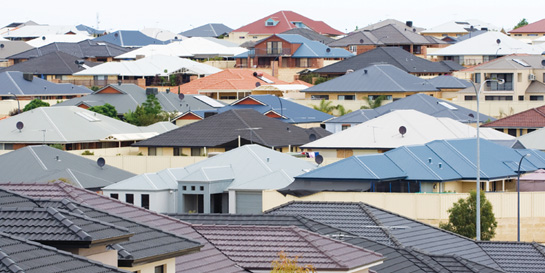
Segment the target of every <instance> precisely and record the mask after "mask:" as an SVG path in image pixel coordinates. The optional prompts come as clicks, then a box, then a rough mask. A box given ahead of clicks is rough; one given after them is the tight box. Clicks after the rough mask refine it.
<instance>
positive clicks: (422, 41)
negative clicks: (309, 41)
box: [328, 24, 445, 47]
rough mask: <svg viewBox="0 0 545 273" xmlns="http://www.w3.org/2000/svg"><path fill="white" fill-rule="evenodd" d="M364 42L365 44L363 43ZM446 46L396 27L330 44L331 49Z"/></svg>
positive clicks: (388, 26)
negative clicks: (370, 46)
mask: <svg viewBox="0 0 545 273" xmlns="http://www.w3.org/2000/svg"><path fill="white" fill-rule="evenodd" d="M361 40H363V42H362V41H361ZM432 44H445V42H443V41H441V40H439V39H434V38H431V39H430V38H426V37H425V36H422V35H420V34H418V33H416V32H415V31H414V29H413V28H410V27H407V26H405V27H400V26H396V25H392V24H389V25H385V26H382V27H379V28H376V29H373V30H363V31H357V32H352V33H350V34H348V35H347V36H346V37H344V38H341V39H338V40H336V41H334V42H331V43H329V44H328V45H329V46H331V47H346V46H350V45H393V46H399V45H432Z"/></svg>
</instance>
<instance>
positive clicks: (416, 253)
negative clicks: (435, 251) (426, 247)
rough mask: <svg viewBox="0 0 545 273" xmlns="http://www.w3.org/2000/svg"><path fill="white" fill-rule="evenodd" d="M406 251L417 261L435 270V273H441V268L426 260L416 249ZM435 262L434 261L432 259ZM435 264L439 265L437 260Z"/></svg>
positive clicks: (409, 248) (406, 248)
mask: <svg viewBox="0 0 545 273" xmlns="http://www.w3.org/2000/svg"><path fill="white" fill-rule="evenodd" d="M405 250H406V251H407V252H408V253H410V254H411V255H412V256H413V257H415V258H416V259H417V260H419V261H420V262H421V263H423V264H425V265H427V266H429V267H430V268H431V269H433V270H435V272H441V268H439V267H438V266H437V265H436V264H432V263H431V262H429V261H428V260H426V259H424V256H423V253H419V252H418V251H416V249H414V248H413V247H405ZM430 258H431V257H430ZM432 260H433V259H432ZM433 261H434V262H435V263H437V262H436V261H435V260H433Z"/></svg>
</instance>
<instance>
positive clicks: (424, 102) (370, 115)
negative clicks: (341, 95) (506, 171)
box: [324, 94, 496, 133]
mask: <svg viewBox="0 0 545 273" xmlns="http://www.w3.org/2000/svg"><path fill="white" fill-rule="evenodd" d="M403 109H405V110H407V109H414V110H417V111H419V112H421V113H424V114H427V115H430V116H433V117H436V118H451V119H453V120H455V121H458V122H461V123H466V124H471V125H473V124H475V123H476V122H477V119H476V117H477V112H476V111H473V110H470V109H467V108H464V107H461V106H458V105H456V104H454V103H452V102H450V101H445V100H441V99H438V98H436V97H432V96H428V95H426V94H414V95H411V96H408V97H405V98H402V99H399V100H396V101H393V102H391V103H388V104H384V105H382V106H379V107H377V108H374V109H361V110H356V111H354V112H351V113H348V114H346V115H343V116H340V117H336V118H333V119H330V120H326V121H325V122H324V123H325V129H326V130H328V131H330V132H332V133H337V132H340V131H342V130H345V129H348V128H351V127H354V126H356V125H358V124H361V123H363V122H366V121H368V120H371V119H374V118H376V117H379V116H382V115H384V114H387V113H390V112H392V111H395V110H403ZM479 120H480V121H481V122H485V121H487V120H490V121H493V120H496V119H495V118H493V117H490V116H487V115H484V114H482V113H481V114H480V116H479ZM473 126H474V125H473Z"/></svg>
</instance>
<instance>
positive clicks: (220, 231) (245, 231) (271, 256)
mask: <svg viewBox="0 0 545 273" xmlns="http://www.w3.org/2000/svg"><path fill="white" fill-rule="evenodd" d="M194 228H195V229H196V230H197V231H198V232H199V233H200V234H202V235H203V236H204V237H205V238H206V239H207V240H208V241H209V242H211V243H212V244H213V245H215V246H216V247H217V248H219V249H220V251H222V252H223V253H226V254H227V255H228V256H229V257H230V258H231V259H233V260H234V261H235V262H237V264H239V265H241V266H242V267H244V268H245V269H249V270H267V271H268V270H271V269H272V265H271V262H272V261H274V260H278V253H279V252H281V251H284V252H285V253H286V254H287V255H288V257H290V258H295V256H298V260H297V262H298V264H300V265H312V266H314V267H315V268H316V270H318V271H322V270H323V271H338V270H343V271H348V270H351V269H355V268H359V267H363V266H369V265H371V264H374V263H377V262H380V261H382V260H384V257H383V256H382V254H379V253H376V252H373V251H370V250H366V249H363V248H360V247H357V246H354V245H351V244H348V243H344V242H341V241H337V240H333V239H330V238H327V237H324V236H322V235H319V234H316V233H313V232H310V231H307V230H303V229H300V228H297V227H293V226H291V227H278V226H275V227H268V226H221V225H220V226H217V225H213V226H211V225H194Z"/></svg>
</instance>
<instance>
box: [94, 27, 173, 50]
mask: <svg viewBox="0 0 545 273" xmlns="http://www.w3.org/2000/svg"><path fill="white" fill-rule="evenodd" d="M93 41H102V42H108V43H111V44H114V45H118V46H122V47H142V46H147V45H151V44H160V45H162V44H165V42H163V41H160V40H157V39H154V38H151V37H149V36H147V35H146V34H144V33H142V32H140V31H138V30H118V31H116V32H112V33H110V34H108V35H104V36H100V37H98V38H95V39H93Z"/></svg>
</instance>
